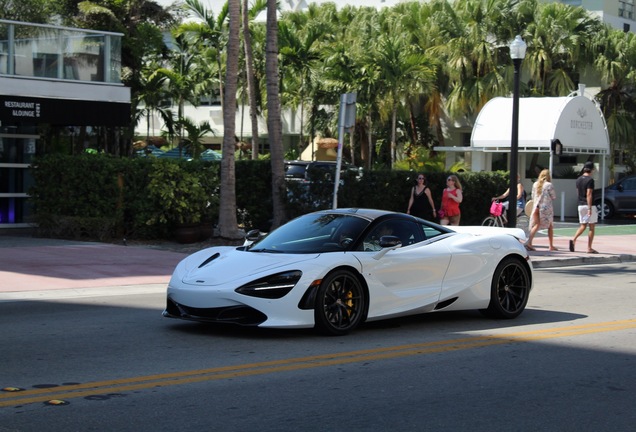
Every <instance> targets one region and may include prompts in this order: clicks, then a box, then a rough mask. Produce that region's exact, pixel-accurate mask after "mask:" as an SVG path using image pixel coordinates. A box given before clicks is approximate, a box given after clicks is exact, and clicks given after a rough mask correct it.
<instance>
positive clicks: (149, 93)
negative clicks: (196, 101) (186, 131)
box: [133, 66, 172, 141]
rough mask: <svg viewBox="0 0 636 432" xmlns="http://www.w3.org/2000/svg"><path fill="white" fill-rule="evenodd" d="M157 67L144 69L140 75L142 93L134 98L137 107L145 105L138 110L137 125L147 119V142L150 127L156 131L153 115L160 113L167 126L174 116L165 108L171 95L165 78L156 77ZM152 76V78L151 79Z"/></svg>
mask: <svg viewBox="0 0 636 432" xmlns="http://www.w3.org/2000/svg"><path fill="white" fill-rule="evenodd" d="M155 69H156V66H155V67H149V68H144V69H143V70H142V71H141V74H140V77H141V78H140V83H141V91H140V92H139V93H137V94H136V95H133V97H136V101H135V102H134V104H135V106H138V105H139V104H143V108H142V109H139V110H137V113H136V117H135V120H136V121H135V124H137V123H139V120H140V119H141V117H142V116H145V117H146V141H148V139H149V138H150V127H151V126H152V127H153V129H154V123H153V124H151V120H154V117H153V114H154V113H155V112H156V113H159V115H160V116H161V117H162V119H163V121H164V123H165V124H167V123H169V120H168V118H169V117H170V116H171V115H172V113H169V111H168V110H167V109H166V108H165V107H163V102H164V101H165V100H166V99H168V97H169V95H168V92H167V91H166V88H165V87H164V85H163V78H162V77H160V76H159V75H154V70H155ZM151 76H152V78H151Z"/></svg>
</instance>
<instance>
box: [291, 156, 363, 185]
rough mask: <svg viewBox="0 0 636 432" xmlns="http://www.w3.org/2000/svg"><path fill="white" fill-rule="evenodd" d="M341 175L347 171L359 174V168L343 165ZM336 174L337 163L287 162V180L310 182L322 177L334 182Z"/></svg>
mask: <svg viewBox="0 0 636 432" xmlns="http://www.w3.org/2000/svg"><path fill="white" fill-rule="evenodd" d="M340 169H341V171H340V173H341V174H342V173H343V172H344V171H345V170H347V171H354V172H356V174H358V173H359V170H358V168H357V167H354V166H351V165H348V164H346V163H342V164H341V166H340ZM335 174H336V162H335V161H302V160H295V161H285V179H288V180H292V179H293V180H305V181H310V180H312V179H315V178H316V176H320V177H321V179H325V180H332V179H333V178H334V177H335Z"/></svg>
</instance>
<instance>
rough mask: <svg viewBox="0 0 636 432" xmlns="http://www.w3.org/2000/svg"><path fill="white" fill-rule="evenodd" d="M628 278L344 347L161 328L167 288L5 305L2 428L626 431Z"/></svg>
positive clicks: (594, 274) (583, 270)
mask: <svg viewBox="0 0 636 432" xmlns="http://www.w3.org/2000/svg"><path fill="white" fill-rule="evenodd" d="M635 272H636V263H626V264H617V265H604V266H583V267H567V268H557V269H541V270H537V271H536V272H535V275H536V284H535V290H534V291H533V293H532V295H531V298H530V302H529V304H528V309H527V310H526V312H525V313H524V314H523V315H522V316H521V317H519V318H518V319H517V320H513V321H494V320H490V319H487V318H484V317H482V316H481V315H480V314H479V313H477V312H465V313H444V314H429V315H422V316H417V317H409V318H404V319H397V320H391V321H385V322H378V323H372V324H368V325H366V326H364V327H363V328H361V329H359V330H358V331H356V332H355V333H353V334H351V335H349V336H346V337H322V336H316V335H315V334H314V333H313V332H312V331H309V330H307V331H305V330H300V331H299V330H293V331H286V330H275V331H274V330H258V329H241V328H234V327H229V328H227V327H216V326H212V327H209V326H204V325H200V324H196V323H188V322H181V321H174V320H169V319H166V318H162V317H161V315H160V311H161V309H162V308H163V304H164V294H163V292H162V290H161V289H155V290H148V292H142V293H136V294H133V293H131V292H130V291H128V292H129V294H127V295H122V294H113V295H109V296H90V295H86V296H77V297H73V296H62V297H59V298H56V297H55V296H54V295H53V294H52V295H51V296H50V297H49V298H46V299H40V300H38V301H11V300H9V301H4V302H0V328H2V333H1V334H0V346H1V347H2V351H1V352H0V364H1V369H0V388H2V389H3V391H2V392H0V431H3V432H4V431H38V432H39V431H49V430H54V431H58V430H60V431H61V430H64V431H115V430H117V431H173V430H205V431H224V432H226V431H259V432H261V431H299V430H302V431H347V432H350V431H376V430H377V431H379V430H382V431H405V430H406V431H428V430H430V431H433V430H434V431H458V430H466V431H468V430H470V431H533V432H534V431H536V430H541V431H577V432H579V431H595V432H596V431H600V430H607V431H610V430H611V431H633V428H634V426H633V425H634V424H635V423H636V411H635V410H634V402H633V401H634V400H635V396H636V394H635V393H636V375H635V374H634V372H633V371H634V365H635V358H636V357H635V355H636V316H635V314H634V310H633V297H634V278H633V275H634V273H635ZM122 292H123V291H122Z"/></svg>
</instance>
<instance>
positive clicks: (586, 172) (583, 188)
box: [570, 161, 598, 254]
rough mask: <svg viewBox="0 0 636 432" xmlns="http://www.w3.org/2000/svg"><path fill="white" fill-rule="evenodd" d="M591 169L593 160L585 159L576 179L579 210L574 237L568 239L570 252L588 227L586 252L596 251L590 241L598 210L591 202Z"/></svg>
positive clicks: (592, 179)
mask: <svg viewBox="0 0 636 432" xmlns="http://www.w3.org/2000/svg"><path fill="white" fill-rule="evenodd" d="M592 171H594V162H592V161H587V162H585V165H584V166H583V174H581V176H579V178H577V179H576V190H577V192H578V203H579V207H578V211H579V223H580V225H579V229H577V230H576V233H575V234H574V238H573V239H572V240H570V252H574V244H575V243H576V239H577V238H579V236H580V235H581V234H583V232H584V231H585V228H587V227H589V228H590V230H589V232H588V234H587V253H591V254H595V253H598V252H597V251H595V250H594V249H592V242H593V241H594V228H595V227H596V223H597V222H598V212H597V210H596V206H594V205H593V204H594V203H593V202H592V196H593V193H594V178H593V177H592Z"/></svg>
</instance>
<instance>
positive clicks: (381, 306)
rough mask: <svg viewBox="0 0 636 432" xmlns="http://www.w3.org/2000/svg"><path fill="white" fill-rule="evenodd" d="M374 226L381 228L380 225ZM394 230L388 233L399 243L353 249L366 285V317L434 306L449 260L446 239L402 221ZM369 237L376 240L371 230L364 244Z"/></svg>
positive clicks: (367, 241)
mask: <svg viewBox="0 0 636 432" xmlns="http://www.w3.org/2000/svg"><path fill="white" fill-rule="evenodd" d="M376 228H377V230H381V229H382V226H377V227H376ZM393 230H394V232H393V234H389V235H395V236H396V237H398V238H400V240H401V241H402V246H401V247H398V248H397V249H394V250H388V251H384V250H378V248H377V246H375V247H371V248H369V247H367V248H365V249H366V250H363V251H357V252H355V254H356V257H357V258H358V260H359V261H360V262H361V264H362V273H363V276H364V278H365V279H366V281H367V284H368V286H369V296H370V299H371V301H370V306H369V314H368V316H369V318H374V317H380V316H391V315H399V314H400V313H402V312H405V311H413V310H418V309H421V310H422V311H425V310H427V309H429V308H431V307H432V306H434V305H435V304H436V303H437V301H438V300H439V296H440V291H441V286H442V281H443V280H444V275H445V274H446V270H447V268H448V266H449V263H450V253H449V250H448V248H447V247H446V246H445V242H444V241H436V240H437V239H428V240H427V239H426V238H425V237H424V231H423V229H422V226H421V225H420V224H418V223H415V222H411V221H403V222H402V223H400V224H398V225H397V226H396V227H394V228H393ZM451 235H452V234H451ZM371 240H373V241H375V239H374V235H373V233H370V234H369V235H368V236H367V238H366V239H365V243H364V244H368V243H370V241H371ZM377 240H379V239H377ZM380 249H381V248H380Z"/></svg>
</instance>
